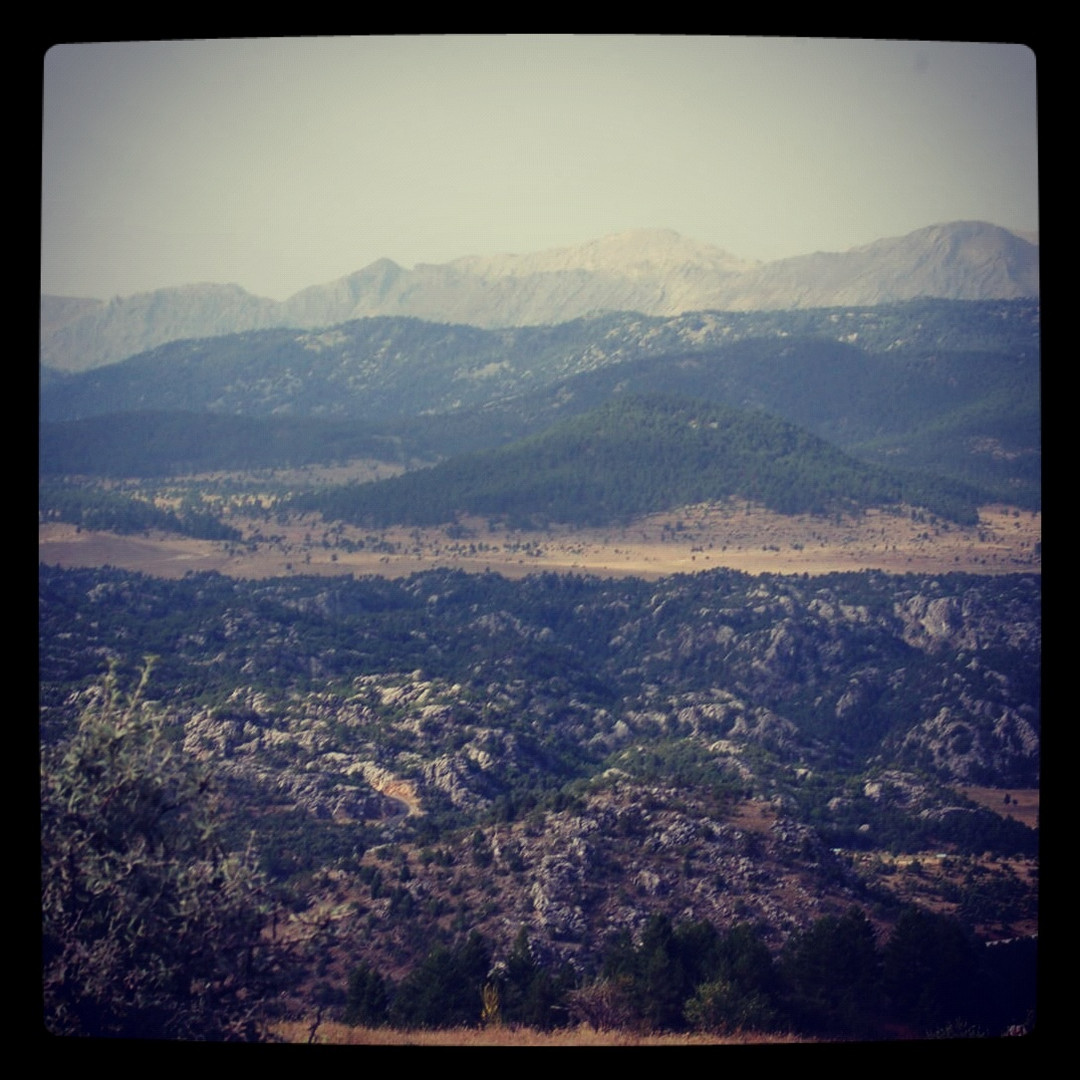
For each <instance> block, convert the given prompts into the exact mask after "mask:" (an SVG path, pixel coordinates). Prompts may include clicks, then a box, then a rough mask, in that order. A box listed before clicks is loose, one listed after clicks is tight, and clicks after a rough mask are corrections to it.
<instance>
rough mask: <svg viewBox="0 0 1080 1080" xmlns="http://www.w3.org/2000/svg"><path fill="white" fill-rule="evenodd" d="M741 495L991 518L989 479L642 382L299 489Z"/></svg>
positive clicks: (368, 507) (604, 517) (557, 513)
mask: <svg viewBox="0 0 1080 1080" xmlns="http://www.w3.org/2000/svg"><path fill="white" fill-rule="evenodd" d="M730 496H738V497H742V498H746V499H751V500H753V501H755V502H760V503H762V504H763V505H765V506H766V507H768V508H769V509H772V510H776V511H778V512H780V513H785V514H797V513H828V512H833V511H836V510H840V509H856V508H861V507H866V506H876V505H890V504H899V503H911V504H913V505H919V506H923V507H926V508H927V509H929V510H931V511H933V512H935V513H938V514H941V515H942V516H945V517H948V518H950V519H952V520H955V521H959V522H961V523H973V522H975V521H977V512H976V507H977V505H978V503H979V501H980V498H981V497H983V496H982V495H981V493H980V492H978V491H977V490H976V489H975V488H972V487H970V486H968V485H963V484H960V483H956V482H952V481H943V480H937V479H931V478H927V477H925V476H920V477H915V476H914V475H912V476H910V477H909V476H907V475H905V474H903V473H899V472H896V471H890V470H886V469H884V468H880V467H877V466H872V465H866V464H863V463H861V462H858V461H856V460H854V459H853V458H851V457H849V456H848V455H847V454H845V453H843V452H842V451H840V450H838V449H837V448H836V447H834V446H832V445H830V444H829V443H827V442H825V441H824V440H823V439H820V438H818V437H817V436H815V435H812V434H811V433H809V432H807V431H805V430H804V429H802V428H800V427H797V426H795V425H793V424H790V423H787V422H786V421H783V420H780V419H778V418H776V417H774V416H771V415H768V414H766V413H763V412H758V411H743V410H738V409H734V408H731V407H729V406H725V405H719V404H711V403H706V402H702V401H700V400H698V401H693V400H689V399H682V398H675V397H670V396H665V395H629V396H626V397H620V398H616V399H615V400H613V401H611V402H609V403H607V404H605V405H603V406H601V407H599V408H597V409H595V410H592V411H590V412H588V413H586V414H584V415H580V416H574V417H571V418H568V419H566V420H563V421H561V422H559V423H557V424H555V425H554V426H552V427H550V428H548V429H547V430H546V431H543V432H541V433H539V434H536V435H532V436H530V437H528V438H525V439H521V440H519V441H517V442H514V443H512V444H510V445H507V446H502V447H499V448H497V449H493V450H486V451H481V452H477V453H473V454H465V455H462V456H460V457H456V458H453V459H451V460H448V461H445V462H442V463H441V464H439V465H436V466H434V467H433V468H430V469H421V470H418V471H416V472H412V473H409V474H407V475H405V476H401V477H396V478H394V479H391V480H384V481H381V482H379V483H375V484H356V483H352V484H345V485H339V486H336V487H332V488H323V489H321V490H319V491H316V492H312V493H310V494H306V495H298V496H297V497H296V498H295V500H294V504H293V505H294V506H295V508H296V509H299V510H301V511H319V512H321V513H323V514H324V516H326V517H328V518H332V519H337V520H344V521H352V522H356V523H364V524H371V525H387V524H392V523H397V524H410V525H436V524H442V523H445V522H450V521H453V520H454V519H455V516H456V515H457V514H459V513H469V514H480V515H488V516H494V517H500V518H505V519H507V520H509V521H510V522H511V523H513V524H515V525H518V526H532V527H539V526H543V525H544V524H546V523H548V522H563V523H567V524H576V525H603V524H607V523H609V522H614V521H625V520H628V519H630V518H632V517H635V516H637V515H640V514H647V513H653V512H657V511H663V510H669V509H674V508H676V507H679V506H685V505H689V504H693V503H699V502H705V501H709V500H715V499H723V498H727V497H730Z"/></svg>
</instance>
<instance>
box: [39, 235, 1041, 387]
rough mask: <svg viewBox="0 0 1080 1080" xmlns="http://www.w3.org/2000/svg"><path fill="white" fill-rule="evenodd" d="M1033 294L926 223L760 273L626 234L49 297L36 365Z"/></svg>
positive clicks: (1019, 252) (1011, 271) (989, 246)
mask: <svg viewBox="0 0 1080 1080" xmlns="http://www.w3.org/2000/svg"><path fill="white" fill-rule="evenodd" d="M1038 295H1039V248H1038V246H1037V243H1032V242H1031V241H1030V240H1029V239H1026V238H1025V237H1024V236H1021V235H1019V234H1017V233H1014V232H1010V231H1009V230H1007V229H1003V228H1000V227H998V226H996V225H991V224H987V223H985V222H972V221H962V222H952V223H949V224H943V225H932V226H929V227H927V228H924V229H919V230H917V231H915V232H913V233H910V234H908V235H906V236H902V237H895V238H890V239H882V240H877V241H875V242H873V243H871V244H867V245H864V246H861V247H856V248H852V249H851V250H849V251H846V252H816V253H813V254H807V255H800V256H796V257H793V258H786V259H778V260H775V261H772V262H765V263H761V262H755V261H752V260H745V259H740V258H738V257H736V256H734V255H731V254H729V253H728V252H725V251H723V250H722V249H720V248H718V247H715V246H712V245H707V244H699V243H697V242H695V241H693V240H690V239H688V238H686V237H683V236H680V235H679V234H678V233H676V232H673V231H671V230H666V229H637V230H631V231H629V232H624V233H619V234H616V235H613V236H607V237H603V238H601V239H598V240H594V241H590V242H589V243H586V244H583V245H581V246H578V247H569V248H558V249H552V250H547V251H540V252H534V253H530V254H524V255H493V256H466V257H463V258H459V259H455V260H453V261H452V262H448V263H444V264H439V265H431V264H423V263H421V264H418V265H417V266H415V267H414V268H413V269H412V270H407V269H405V268H403V267H401V266H399V265H398V264H396V263H394V262H393V261H391V260H390V259H379V260H377V261H376V262H373V263H371V264H370V265H369V266H366V267H364V268H363V269H361V270H358V271H356V272H355V273H352V274H349V275H346V276H345V277H342V278H339V279H337V280H335V281H331V282H328V283H326V284H323V285H315V286H312V287H310V288H307V289H303V290H301V291H300V292H298V293H296V294H295V295H294V296H292V297H290V298H289V299H287V300H285V301H282V302H278V301H274V300H271V299H267V298H262V297H256V296H253V295H252V294H250V293H248V292H247V291H246V290H244V289H243V288H241V287H240V286H239V285H216V284H193V285H184V286H180V287H176V288H166V289H158V290H155V291H153V292H149V293H140V294H137V295H134V296H129V297H123V298H121V297H117V298H114V299H113V300H111V301H109V302H108V303H105V302H102V301H98V300H92V299H77V298H71V297H58V296H47V295H46V296H42V298H41V322H40V330H41V351H40V358H41V363H42V365H43V366H44V367H45V368H46V369H55V370H59V371H83V370H87V369H90V368H95V367H100V366H102V365H105V364H110V363H114V362H116V361H118V360H122V359H124V358H126V357H128V356H133V355H135V354H137V353H139V352H143V351H145V350H148V349H151V348H154V347H155V346H158V345H161V344H164V343H166V342H169V341H175V340H177V339H185V338H204V337H212V336H218V335H223V334H231V333H238V332H242V331H249V330H257V329H268V328H273V327H294V328H303V329H312V328H316V327H324V326H330V325H334V324H337V323H342V322H345V321H348V320H351V319H358V318H364V317H370V316H377V315H391V316H413V317H416V318H420V319H424V320H427V321H431V322H444V323H446V322H452V323H458V324H466V325H471V326H477V327H484V328H500V327H511V326H538V325H546V324H554V323H563V322H566V321H568V320H572V319H576V318H579V317H581V316H584V315H587V314H595V313H598V312H614V311H636V312H640V313H643V314H646V315H657V316H673V315H678V314H681V313H684V312H689V311H706V310H716V311H760V310H780V309H791V308H820V307H835V306H872V305H879V304H886V303H895V302H900V301H904V300H910V299H914V298H916V297H940V298H944V299H953V300H987V299H1016V298H1021V297H1037V296H1038Z"/></svg>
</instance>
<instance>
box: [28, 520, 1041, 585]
mask: <svg viewBox="0 0 1080 1080" xmlns="http://www.w3.org/2000/svg"><path fill="white" fill-rule="evenodd" d="M979 517H980V520H979V524H978V525H977V526H969V527H961V526H958V525H955V524H951V523H948V522H944V521H938V522H937V523H936V524H930V523H927V522H926V521H916V520H913V519H912V518H911V516H910V515H907V514H889V513H885V512H882V511H880V510H867V511H866V512H865V513H863V514H861V515H858V516H844V517H840V516H835V517H814V516H810V515H797V516H792V517H787V516H783V515H780V514H775V513H773V512H771V511H768V510H764V509H762V508H760V507H756V506H752V505H749V504H746V503H742V502H735V501H731V502H727V503H722V504H705V505H701V506H692V507H686V508H684V509H682V510H679V511H677V512H674V513H664V514H652V515H649V516H647V517H643V518H640V519H638V520H637V521H635V522H633V523H632V524H630V525H624V526H617V527H616V526H613V527H610V528H602V529H573V528H569V527H552V528H551V529H549V530H546V531H529V532H524V531H513V530H509V529H505V528H502V527H499V526H496V527H494V528H491V527H489V525H488V523H487V522H486V521H484V520H482V519H463V520H462V521H461V522H460V523H459V529H458V530H457V534H456V535H454V536H451V534H450V531H449V530H448V529H447V528H446V527H441V526H440V527H436V528H424V529H418V528H411V527H396V528H388V529H370V528H364V527H353V526H341V525H338V524H335V525H334V526H333V527H332V530H331V531H330V533H329V534H328V526H327V525H326V524H325V523H324V522H322V521H321V519H319V518H318V517H316V516H314V515H305V516H303V517H300V516H293V517H292V518H290V519H287V520H285V521H284V522H283V523H281V522H276V523H274V524H267V523H266V522H265V521H263V520H256V519H254V518H247V519H245V518H243V517H241V516H238V515H232V516H230V517H229V518H228V519H227V520H228V522H229V523H230V524H231V525H234V526H236V527H237V528H240V529H241V530H242V531H243V532H244V535H245V538H246V539H248V541H249V542H247V543H245V544H244V545H236V544H233V545H228V544H225V543H221V542H216V541H206V540H191V539H187V538H184V537H179V536H173V535H167V534H146V535H143V536H117V535H114V534H111V533H105V532H94V531H91V530H86V529H82V530H78V529H76V527H75V526H72V525H64V524H58V523H46V524H43V525H41V526H40V527H39V533H38V544H39V558H40V561H41V562H44V563H47V564H49V565H60V566H65V567H77V566H102V565H106V564H108V565H111V566H116V567H120V568H122V569H127V570H136V571H140V572H142V573H146V574H152V575H155V576H159V577H167V578H177V577H183V576H184V575H185V574H186V573H188V572H190V571H202V570H216V571H219V572H220V573H223V574H228V575H230V576H233V577H240V578H264V577H278V576H285V575H289V574H323V575H338V574H355V575H364V574H377V575H380V576H383V577H392V578H396V577H404V576H407V575H409V574H412V573H415V572H417V571H420V570H430V569H433V568H435V567H455V568H459V569H462V570H468V571H471V572H483V571H485V570H492V571H495V572H497V573H500V574H503V575H505V576H507V577H523V576H524V575H526V574H530V573H536V572H539V571H555V572H558V573H567V572H572V573H587V574H595V575H598V576H601V577H623V576H631V575H632V576H637V577H643V578H647V579H655V578H659V577H663V576H665V575H667V574H674V573H694V572H696V571H701V570H709V569H712V568H714V567H729V568H731V569H735V570H742V571H744V572H746V573H750V574H761V573H780V574H798V573H807V574H827V573H832V572H834V571H850V570H866V569H878V570H884V571H887V572H889V573H943V572H947V571H950V570H956V571H964V572H966V573H977V574H1004V573H1016V572H1020V571H1026V572H1029V573H1030V572H1034V573H1039V572H1040V571H1041V565H1042V563H1041V530H1042V518H1041V514H1039V513H1036V512H1031V511H1020V510H1016V509H1012V508H1009V507H1004V506H987V507H984V508H983V509H982V510H981V511H980V515H979ZM327 535H329V539H328V540H326V541H325V542H324V538H325V537H326V536H327ZM256 537H258V539H251V538H256ZM347 542H351V543H353V544H357V543H361V542H362V543H363V544H364V546H363V548H362V549H360V550H348V543H347Z"/></svg>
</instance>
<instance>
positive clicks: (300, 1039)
mask: <svg viewBox="0 0 1080 1080" xmlns="http://www.w3.org/2000/svg"><path fill="white" fill-rule="evenodd" d="M311 1026H312V1025H311V1021H295V1022H291V1023H283V1024H278V1025H276V1026H275V1027H274V1028H273V1029H272V1034H273V1035H274V1036H275V1037H276V1038H278V1039H282V1040H284V1041H285V1042H290V1043H307V1042H309V1041H312V1040H311ZM313 1041H314V1042H315V1043H319V1044H334V1045H348V1046H720V1045H727V1046H736V1045H741V1046H745V1045H749V1044H759V1043H760V1044H766V1043H801V1042H814V1041H816V1040H813V1039H805V1038H800V1037H797V1036H795V1035H767V1034H759V1033H755V1032H739V1033H737V1034H733V1035H707V1034H702V1033H695V1034H684V1035H673V1034H668V1035H636V1034H634V1033H632V1032H628V1031H594V1030H593V1029H592V1028H590V1027H588V1026H586V1025H582V1026H581V1027H576V1028H564V1029H560V1030H557V1031H536V1030H534V1029H532V1028H519V1027H510V1026H499V1027H485V1028H448V1029H445V1030H441V1031H399V1030H396V1029H393V1028H365V1027H348V1026H347V1025H346V1024H336V1023H325V1024H320V1025H319V1026H318V1028H317V1029H316V1032H315V1038H314V1040H313Z"/></svg>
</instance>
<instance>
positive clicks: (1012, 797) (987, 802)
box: [963, 787, 1039, 829]
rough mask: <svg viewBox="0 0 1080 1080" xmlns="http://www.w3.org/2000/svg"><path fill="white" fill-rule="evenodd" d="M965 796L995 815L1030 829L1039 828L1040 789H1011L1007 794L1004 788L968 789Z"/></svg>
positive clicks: (964, 790) (964, 792) (965, 789)
mask: <svg viewBox="0 0 1080 1080" xmlns="http://www.w3.org/2000/svg"><path fill="white" fill-rule="evenodd" d="M963 794H964V795H966V796H967V797H968V798H969V799H971V801H972V802H977V803H978V804H979V805H980V806H985V807H986V808H987V810H993V811H994V813H995V814H1001V816H1002V817H1011V818H1015V819H1016V820H1017V821H1019V822H1020V824H1021V825H1026V826H1027V827H1028V828H1029V829H1037V828H1038V827H1039V789H1038V788H1009V789H1008V791H1007V792H1006V790H1005V789H1004V788H997V787H966V788H964V789H963ZM1006 794H1008V796H1009V802H1008V804H1006V802H1005V795H1006Z"/></svg>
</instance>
